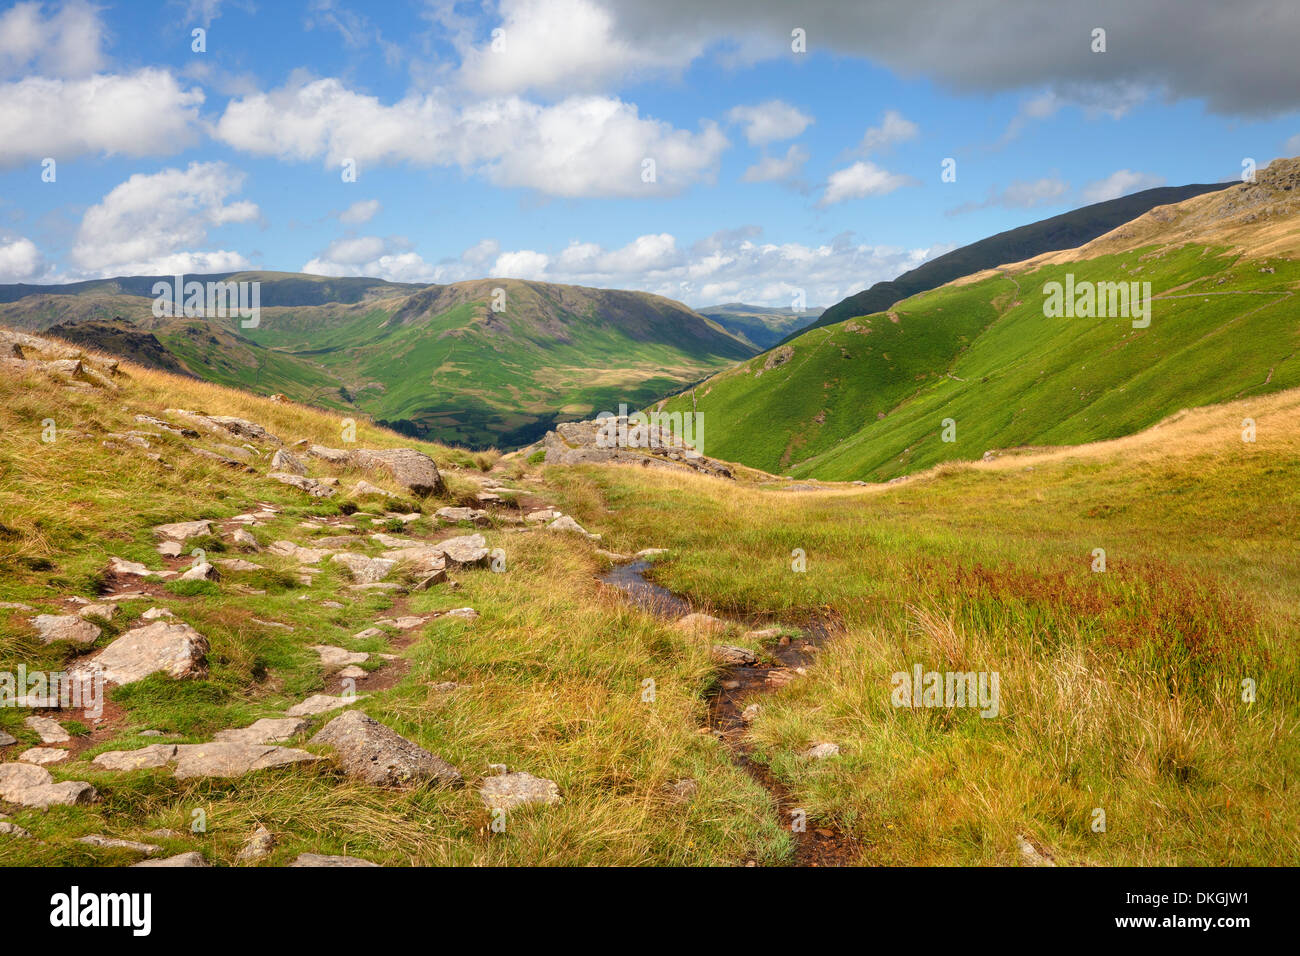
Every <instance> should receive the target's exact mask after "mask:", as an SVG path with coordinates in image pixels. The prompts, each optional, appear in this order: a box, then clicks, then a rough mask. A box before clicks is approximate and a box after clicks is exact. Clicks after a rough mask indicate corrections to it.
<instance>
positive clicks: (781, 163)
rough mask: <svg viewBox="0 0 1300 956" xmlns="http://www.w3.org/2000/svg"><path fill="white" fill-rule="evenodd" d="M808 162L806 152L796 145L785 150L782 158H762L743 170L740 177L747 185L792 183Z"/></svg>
mask: <svg viewBox="0 0 1300 956" xmlns="http://www.w3.org/2000/svg"><path fill="white" fill-rule="evenodd" d="M806 162H808V151H807V150H806V149H804V148H803V147H801V146H800V145H799V144H798V143H794V144H792V145H791V146H790V148H789V149H788V150H786V152H785V155H784V156H764V157H762V158H761V159H759V161H758V162H756V163H755V164H754V165H753V166H750V167H749V168H748V169H746V170H745V174H744V175H743V176H742V177H741V179H743V180H744V181H745V182H747V183H770V182H783V183H785V182H792V181H793V180H794V179H795V177H796V176H798V175H799V173H800V171H801V170H802V169H803V166H804V163H806Z"/></svg>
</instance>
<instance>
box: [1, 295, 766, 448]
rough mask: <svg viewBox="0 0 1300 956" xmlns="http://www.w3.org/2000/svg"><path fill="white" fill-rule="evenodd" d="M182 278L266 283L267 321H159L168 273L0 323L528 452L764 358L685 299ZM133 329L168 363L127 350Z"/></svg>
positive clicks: (133, 345)
mask: <svg viewBox="0 0 1300 956" xmlns="http://www.w3.org/2000/svg"><path fill="white" fill-rule="evenodd" d="M186 278H187V280H192V279H198V280H200V281H204V282H207V281H212V282H218V281H226V282H239V281H257V282H260V283H261V287H260V296H261V317H260V322H259V324H258V325H257V326H256V327H253V328H244V327H243V323H242V322H240V321H239V320H238V319H235V318H211V319H208V318H184V317H180V318H169V317H156V316H154V314H153V302H154V299H153V294H152V289H153V286H154V283H155V282H159V281H169V280H170V277H168V276H137V277H129V278H120V279H108V280H97V281H93V282H82V283H75V284H73V285H70V286H30V285H24V286H5V287H0V322H2V323H4V324H7V325H10V326H12V327H15V328H21V329H26V330H29V331H36V332H40V331H45V330H49V329H52V328H54V327H56V326H57V327H58V328H59V329H60V334H61V335H63V336H65V337H68V338H69V339H70V340H71V341H76V342H78V343H80V344H84V345H88V346H91V347H95V348H99V349H102V350H104V351H108V352H113V353H115V354H120V355H123V356H126V357H132V358H136V359H139V360H140V361H141V362H142V363H143V364H148V365H152V366H153V367H157V368H175V369H180V370H183V371H185V372H187V373H189V374H191V375H194V376H196V377H199V378H203V379H206V380H208V381H212V382H217V383H220V384H223V385H230V386H237V387H241V388H246V389H249V390H251V391H254V392H258V393H261V394H273V393H280V394H283V395H285V396H287V397H288V398H291V399H295V400H298V401H303V402H307V403H310V404H315V405H318V406H321V407H324V408H331V409H335V410H338V411H342V412H350V413H353V414H358V415H362V416H368V417H371V418H373V419H374V420H376V421H378V422H381V423H383V424H385V425H386V426H388V427H391V428H394V429H396V430H398V431H401V432H404V433H406V434H409V435H413V436H417V437H426V438H431V439H436V440H439V441H442V442H448V443H454V444H459V445H464V446H468V447H473V448H482V447H487V446H493V445H495V446H500V447H507V448H508V447H517V446H521V445H525V444H528V443H529V442H531V441H534V440H535V439H537V438H540V437H541V436H542V434H544V433H545V432H546V430H547V429H548V428H550V427H551V426H552V425H553V424H554V423H555V422H558V421H567V420H575V419H582V418H587V417H591V416H593V415H595V414H597V413H599V412H601V411H605V410H608V411H617V410H618V406H619V404H620V403H626V404H627V405H628V406H629V407H633V408H635V407H637V406H639V405H644V404H645V403H646V402H648V401H650V400H652V399H654V398H656V397H658V396H660V395H663V394H666V393H668V392H672V391H676V390H679V389H680V388H682V387H684V386H686V385H689V384H690V383H691V382H695V381H698V380H700V379H702V378H704V377H706V376H707V375H709V374H711V373H713V372H715V371H717V370H718V369H720V368H723V367H726V366H727V365H729V364H731V363H732V362H734V361H736V360H737V359H743V358H747V357H748V356H750V355H753V354H754V353H755V352H756V351H758V349H757V348H756V347H755V346H754V345H752V344H751V343H750V342H748V341H747V340H745V339H743V338H740V337H738V336H736V335H733V334H732V333H730V332H728V331H727V330H726V329H725V328H723V327H722V326H721V325H720V324H718V323H717V322H715V321H714V320H712V319H710V318H707V317H705V316H702V315H700V314H699V313H697V312H694V311H692V310H690V309H688V308H687V307H686V306H684V305H682V304H681V303H679V302H674V301H673V300H671V299H666V298H663V297H662V296H656V295H651V294H649V293H643V292H625V291H619V290H608V289H589V288H583V287H579V286H565V285H554V284H548V283H541V282H527V281H522V280H517V279H482V280H476V281H472V282H461V283H455V284H452V285H429V286H423V285H411V284H400V283H391V282H385V281H383V280H378V279H364V278H358V279H333V278H323V277H318V276H304V275H294V274H289V273H258V272H244V273H228V274H221V275H214V276H202V277H198V276H190V277H186ZM494 300H495V304H497V305H498V306H501V310H500V311H497V310H495V309H494V308H493V304H494ZM105 323H110V324H109V325H106V324H105ZM122 323H126V324H125V325H123V324H122ZM130 326H134V327H135V328H136V329H137V330H138V331H139V332H140V333H141V334H147V335H150V336H152V337H153V339H154V340H155V341H156V342H157V343H159V344H160V345H161V348H162V349H163V351H164V352H165V353H166V354H167V355H168V356H170V358H166V359H165V358H163V357H162V356H160V355H158V354H156V352H155V350H153V349H152V348H151V347H148V343H146V342H144V341H143V340H140V341H138V342H133V341H128V339H127V338H126V337H124V336H125V331H126V329H127V328H129V327H130Z"/></svg>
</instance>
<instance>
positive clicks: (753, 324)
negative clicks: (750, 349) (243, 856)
mask: <svg viewBox="0 0 1300 956" xmlns="http://www.w3.org/2000/svg"><path fill="white" fill-rule="evenodd" d="M696 311H697V312H699V313H700V315H706V316H708V317H709V318H711V319H713V321H715V322H717V323H718V324H719V325H720V326H722V327H723V328H724V329H726V330H727V331H728V332H730V333H731V334H732V335H736V336H739V337H740V338H743V339H744V340H745V341H747V342H753V343H754V344H755V345H757V346H758V347H759V348H760V349H770V348H771V347H772V346H773V345H776V344H777V343H778V342H780V341H781V340H782V339H783V338H785V337H786V336H787V335H790V334H791V333H797V332H798V331H799V330H800V329H803V328H806V327H807V326H809V325H811V324H812V323H813V322H816V321H817V317H818V316H819V315H821V311H822V310H821V309H818V308H809V309H800V310H798V311H796V310H794V309H773V308H767V307H764V306H761V305H746V304H745V303H743V302H728V303H727V304H725V305H710V306H707V307H705V308H702V309H696Z"/></svg>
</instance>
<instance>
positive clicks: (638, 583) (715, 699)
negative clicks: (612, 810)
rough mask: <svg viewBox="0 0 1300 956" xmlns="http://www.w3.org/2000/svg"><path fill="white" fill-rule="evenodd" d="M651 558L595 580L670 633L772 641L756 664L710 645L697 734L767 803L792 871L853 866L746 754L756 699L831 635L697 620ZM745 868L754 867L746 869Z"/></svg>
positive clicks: (742, 653)
mask: <svg viewBox="0 0 1300 956" xmlns="http://www.w3.org/2000/svg"><path fill="white" fill-rule="evenodd" d="M655 553H656V552H653V551H643V552H640V553H639V554H638V555H637V556H636V558H634V559H632V560H631V561H628V562H626V563H623V564H617V565H615V566H614V567H613V568H612V569H611V570H610V571H608V572H606V573H605V574H604V575H602V576H601V580H602V581H604V582H605V583H607V584H610V585H613V586H614V587H617V588H619V589H620V590H621V591H623V593H624V594H625V595H626V596H627V598H628V600H629V601H631V602H632V603H633V604H635V605H636V606H637V607H639V608H641V609H642V610H644V611H647V612H649V613H651V614H654V615H656V616H657V617H661V618H664V619H666V620H672V621H674V622H675V624H674V626H675V627H677V628H678V629H680V630H683V631H686V632H689V633H696V634H702V635H706V636H707V635H721V634H722V633H724V632H725V631H726V630H728V629H731V628H733V627H740V628H744V637H745V641H746V643H768V642H771V641H775V644H773V645H772V647H771V650H770V654H771V656H772V658H773V660H771V661H768V660H763V659H762V658H760V656H759V655H756V654H754V653H752V652H750V651H749V650H748V649H746V648H742V647H734V646H731V645H727V644H713V645H712V651H713V657H714V659H715V660H716V661H717V662H718V664H719V672H718V680H717V682H716V683H715V684H714V685H713V688H712V689H711V690H710V692H709V694H708V710H707V720H706V723H705V727H706V729H707V730H708V731H709V732H710V733H712V734H713V735H714V736H716V737H717V738H718V739H719V740H720V741H722V743H723V744H725V745H726V747H727V749H728V750H729V751H730V752H731V758H732V761H733V762H734V763H735V764H736V765H737V766H738V767H740V768H741V769H743V770H744V771H745V772H746V773H748V774H749V775H750V776H751V777H753V778H754V779H755V780H756V781H758V783H759V784H761V785H762V786H763V788H764V789H765V790H767V792H768V793H769V794H770V795H771V797H772V803H773V806H774V807H775V810H776V814H777V818H778V822H779V824H780V825H781V826H782V827H784V828H789V830H790V832H791V835H792V836H793V838H794V859H793V861H792V862H793V865H795V866H845V865H853V864H855V863H856V862H857V860H858V857H859V849H858V845H857V842H856V841H855V840H854V839H853V837H852V836H850V835H849V834H847V833H845V832H844V831H842V830H840V829H839V828H838V827H835V826H833V825H827V824H821V823H818V824H814V823H812V822H810V821H806V820H805V819H804V817H803V815H802V809H801V808H800V807H799V806H798V803H797V801H796V800H795V798H794V796H793V795H792V794H791V793H790V791H789V789H788V788H787V787H786V786H785V785H784V784H782V783H781V782H780V781H779V780H777V779H776V778H775V777H774V776H773V775H772V773H771V771H769V770H768V768H767V767H766V766H765V765H764V764H762V763H759V762H757V761H756V760H755V759H754V746H753V743H752V742H751V741H750V739H749V725H750V723H752V722H753V721H754V720H757V719H758V718H759V716H760V714H761V713H762V707H763V704H762V700H763V698H764V697H765V696H769V695H771V694H774V693H776V692H778V691H779V690H780V689H781V688H782V687H784V686H785V685H786V684H787V683H789V682H790V681H792V680H795V679H797V678H798V677H801V676H803V675H804V674H805V673H806V669H807V667H808V666H809V665H811V664H812V663H813V660H814V658H815V655H816V650H817V648H818V647H819V646H820V645H821V644H822V643H823V642H824V641H825V640H827V639H828V638H829V637H830V636H831V633H832V630H831V628H830V627H829V626H828V625H827V624H825V623H824V622H812V623H810V624H806V625H805V626H804V627H803V628H801V629H799V631H798V635H797V636H793V637H792V636H789V632H790V631H792V630H794V629H793V628H782V627H772V626H768V627H766V628H759V629H751V627H750V625H749V624H748V623H747V622H744V621H736V620H726V619H723V618H717V617H713V616H710V615H707V614H701V613H698V612H696V611H695V610H694V608H693V607H692V606H691V604H690V602H688V601H687V600H685V599H684V598H682V597H680V596H678V595H676V594H674V593H672V592H671V591H669V590H668V589H667V588H664V587H662V586H660V585H658V584H655V583H654V582H653V581H651V580H649V579H648V578H647V577H646V573H647V572H648V571H650V570H651V567H652V565H651V563H650V561H649V560H648V559H649V558H651V557H653V556H654V554H655ZM838 754H839V747H838V745H836V744H834V743H832V742H830V741H814V742H812V743H811V744H810V746H809V747H808V749H807V750H806V751H805V752H804V754H803V759H805V760H824V759H833V758H834V757H836V756H837V755H838ZM803 824H806V825H803ZM748 865H751V866H752V865H754V864H753V861H750V862H749V863H748Z"/></svg>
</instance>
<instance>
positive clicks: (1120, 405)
mask: <svg viewBox="0 0 1300 956" xmlns="http://www.w3.org/2000/svg"><path fill="white" fill-rule="evenodd" d="M1265 270H1267V271H1265ZM1067 272H1070V273H1073V274H1074V276H1075V279H1076V282H1083V281H1095V282H1114V281H1125V280H1128V281H1132V280H1140V281H1146V282H1150V283H1151V284H1152V295H1153V297H1154V300H1153V303H1152V319H1151V324H1150V327H1149V328H1144V329H1134V328H1133V327H1132V323H1131V321H1130V320H1129V319H1127V318H1047V317H1045V316H1044V314H1043V301H1044V295H1043V291H1042V290H1043V286H1044V284H1045V283H1047V282H1050V281H1064V277H1065V274H1066V273H1067ZM1298 279H1300V263H1296V262H1295V261H1293V260H1290V259H1283V258H1277V259H1268V260H1255V259H1246V258H1242V257H1240V256H1238V255H1234V254H1229V253H1227V252H1226V250H1224V249H1222V248H1217V249H1216V248H1209V247H1206V246H1201V245H1196V244H1189V245H1185V246H1183V247H1181V248H1178V249H1166V250H1162V251H1156V250H1155V248H1154V247H1146V248H1144V249H1140V250H1134V251H1128V252H1123V253H1116V254H1113V255H1109V256H1101V257H1098V258H1091V259H1084V260H1081V261H1077V262H1070V263H1056V264H1051V265H1040V266H1034V265H1032V264H1030V265H1026V266H1021V267H1018V268H1017V269H1016V270H1015V271H1012V270H1004V271H1003V272H1002V273H1000V274H996V275H989V276H988V277H985V278H982V279H979V281H973V282H969V283H964V284H954V285H949V286H944V287H942V288H939V289H936V290H933V291H931V292H927V293H923V294H921V295H918V296H915V297H913V298H911V299H907V300H906V301H904V302H901V303H899V304H898V305H897V307H896V308H895V309H893V310H891V311H890V312H888V313H876V314H874V315H870V316H865V317H860V318H857V319H851V320H848V321H845V322H841V323H838V324H836V325H833V326H829V327H826V328H819V329H814V330H812V331H809V332H807V333H805V334H804V335H802V336H799V337H798V338H797V339H795V340H794V341H793V342H791V343H790V344H789V345H786V346H782V347H781V348H779V349H777V350H774V351H773V352H769V353H767V354H766V355H763V356H759V357H757V358H754V359H752V360H750V361H748V362H746V363H744V364H742V365H740V366H738V367H737V368H735V369H732V370H728V371H727V372H724V373H722V374H720V375H718V376H715V377H714V378H712V379H710V380H709V381H708V382H706V383H704V384H702V385H701V386H699V387H698V388H696V389H695V390H694V396H693V397H694V401H695V403H696V406H695V407H696V409H697V410H698V411H699V412H701V413H703V414H704V416H705V419H704V421H705V434H706V436H707V440H706V443H705V444H706V449H705V450H706V451H707V453H708V454H710V455H715V456H718V457H722V458H728V459H733V460H737V461H741V462H744V463H745V464H748V465H752V466H754V467H757V468H763V469H767V470H775V471H781V472H782V473H785V474H790V475H794V476H805V477H817V478H825V479H837V480H848V479H866V480H884V479H889V478H893V477H897V476H899V475H903V474H906V473H909V472H912V471H915V470H917V469H920V468H925V467H927V466H930V465H933V464H935V463H937V462H940V461H944V460H949V459H972V458H979V457H980V456H981V455H982V454H983V453H984V452H985V451H986V450H989V449H998V448H1008V447H1013V446H1017V445H1024V444H1035V445H1047V444H1050V445H1064V444H1075V443H1082V442H1089V441H1095V440H1098V439H1104V438H1112V437H1117V436H1120V435H1125V434H1129V433H1132V432H1134V431H1137V430H1138V429H1141V428H1144V427H1146V426H1149V425H1151V424H1154V423H1155V422H1157V421H1159V420H1160V419H1161V418H1163V417H1165V416H1166V415H1169V414H1171V413H1173V412H1176V411H1178V410H1179V409H1182V408H1187V407H1193V406H1199V405H1206V404H1210V403H1213V402H1222V401H1227V400H1229V399H1233V398H1240V397H1244V396H1249V395H1259V394H1263V393H1267V392H1272V391H1277V390H1280V389H1285V388H1292V387H1295V386H1297V385H1300V358H1297V349H1298V348H1300V323H1297V321H1296V314H1297V310H1296V302H1295V298H1294V295H1293V292H1292V289H1293V287H1294V285H1295V283H1296V281H1297V280H1298ZM691 402H692V396H691V394H690V393H687V394H686V395H682V396H678V397H677V398H675V399H673V400H672V401H670V402H668V403H667V406H666V407H667V409H668V410H684V411H689V410H691ZM945 419H952V420H953V423H954V429H955V434H953V435H952V437H954V438H955V440H954V441H951V442H946V441H944V440H943V437H944V436H943V431H944V421H945Z"/></svg>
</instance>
